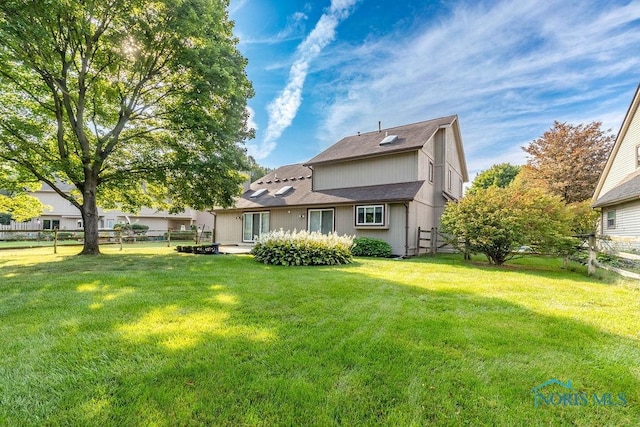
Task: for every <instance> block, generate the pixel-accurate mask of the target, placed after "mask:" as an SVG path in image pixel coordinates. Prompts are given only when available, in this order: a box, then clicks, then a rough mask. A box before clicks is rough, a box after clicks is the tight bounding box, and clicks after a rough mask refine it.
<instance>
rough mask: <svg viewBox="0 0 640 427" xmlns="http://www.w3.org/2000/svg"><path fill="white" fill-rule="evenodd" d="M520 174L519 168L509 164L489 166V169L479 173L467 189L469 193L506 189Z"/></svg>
mask: <svg viewBox="0 0 640 427" xmlns="http://www.w3.org/2000/svg"><path fill="white" fill-rule="evenodd" d="M519 172H520V166H516V165H512V164H510V163H500V164H497V165H493V166H491V167H490V168H489V169H487V170H484V171H482V172H480V173H479V174H478V175H477V176H476V177H475V179H474V180H473V182H472V183H471V187H470V188H469V191H470V192H472V193H473V192H475V191H477V190H480V189H483V188H489V187H502V188H504V187H507V186H508V185H509V184H511V183H512V182H513V180H514V179H515V178H516V176H517V175H518V173H519Z"/></svg>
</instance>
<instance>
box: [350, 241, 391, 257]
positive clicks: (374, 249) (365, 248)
mask: <svg viewBox="0 0 640 427" xmlns="http://www.w3.org/2000/svg"><path fill="white" fill-rule="evenodd" d="M351 253H352V254H353V255H354V256H373V257H388V256H390V255H391V245H389V244H388V243H387V242H385V241H384V240H382V239H375V238H373V237H356V238H355V239H353V248H351Z"/></svg>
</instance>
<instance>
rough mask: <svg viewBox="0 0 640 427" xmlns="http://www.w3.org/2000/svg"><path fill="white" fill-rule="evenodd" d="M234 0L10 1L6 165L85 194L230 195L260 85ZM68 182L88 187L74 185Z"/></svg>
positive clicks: (3, 16)
mask: <svg viewBox="0 0 640 427" xmlns="http://www.w3.org/2000/svg"><path fill="white" fill-rule="evenodd" d="M227 7H228V0H221V1H219V0H87V1H83V2H75V1H71V2H69V1H64V0H43V1H38V2H34V1H27V0H3V1H2V2H0V117H2V118H3V119H2V121H0V164H2V163H3V162H4V163H6V164H10V165H11V167H12V168H15V169H17V170H19V171H20V173H28V174H30V175H31V176H32V177H33V178H34V179H35V180H37V181H41V182H45V183H47V184H49V185H50V186H51V187H52V188H53V189H54V190H55V191H56V192H57V193H58V194H59V195H60V196H62V197H63V198H65V199H67V200H68V201H69V202H70V203H72V204H73V205H74V206H76V207H77V208H78V209H79V210H80V212H81V214H82V217H83V220H84V221H83V223H84V226H85V247H84V250H83V253H87V254H91V253H98V252H99V249H98V245H97V238H98V216H97V206H98V205H100V206H103V207H106V208H109V207H116V206H119V207H121V208H122V209H125V210H131V211H134V212H135V210H137V209H139V208H140V207H142V206H157V207H163V208H169V209H171V210H174V211H177V210H181V209H183V208H184V207H185V206H187V205H188V206H190V207H192V208H195V209H206V208H211V207H213V206H215V205H217V206H228V205H229V204H230V203H232V200H233V198H234V196H236V195H237V194H238V193H239V191H240V184H241V182H242V181H243V179H244V176H243V175H242V174H241V173H239V172H238V171H240V170H244V169H246V155H245V151H244V149H243V148H242V146H241V143H242V142H243V141H244V140H245V139H247V138H249V137H251V136H252V130H250V129H247V117H248V116H247V112H246V101H247V99H248V98H249V97H251V96H252V95H253V89H252V87H251V83H250V82H249V80H248V79H247V77H246V75H245V66H246V60H245V58H243V57H242V55H241V54H240V53H239V52H238V50H237V47H236V45H237V39H236V38H234V36H233V34H232V22H231V21H229V19H228V15H227V10H226V9H227ZM60 183H67V184H72V185H73V186H74V187H75V188H76V189H77V191H75V192H72V193H67V192H64V191H62V190H61V186H60Z"/></svg>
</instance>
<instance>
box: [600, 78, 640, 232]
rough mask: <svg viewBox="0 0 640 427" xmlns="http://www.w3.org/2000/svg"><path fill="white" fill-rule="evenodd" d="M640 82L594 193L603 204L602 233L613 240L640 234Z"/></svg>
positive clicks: (601, 206)
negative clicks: (639, 111)
mask: <svg viewBox="0 0 640 427" xmlns="http://www.w3.org/2000/svg"><path fill="white" fill-rule="evenodd" d="M639 106H640V86H638V88H637V89H636V93H635V95H634V97H633V100H632V102H631V105H630V106H629V109H628V110H627V114H626V116H625V118H624V120H623V122H622V126H621V127H620V132H618V136H617V137H616V141H615V143H614V144H613V148H612V150H611V154H610V155H609V159H608V160H607V163H606V165H605V167H604V169H603V171H602V174H601V175H600V180H599V181H598V185H597V186H596V190H595V192H594V195H593V199H592V201H593V207H594V208H601V217H600V227H599V230H598V232H599V234H601V235H603V236H608V237H609V238H611V239H613V240H621V241H624V240H629V239H631V240H635V241H637V240H638V238H639V237H640V114H638V107H639Z"/></svg>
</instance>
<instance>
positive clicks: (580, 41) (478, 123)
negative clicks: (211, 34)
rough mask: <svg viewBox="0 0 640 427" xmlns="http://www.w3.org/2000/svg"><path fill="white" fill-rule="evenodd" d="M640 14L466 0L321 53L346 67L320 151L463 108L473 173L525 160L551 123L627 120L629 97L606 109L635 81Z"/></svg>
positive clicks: (637, 10) (634, 5) (634, 8)
mask: <svg viewBox="0 0 640 427" xmlns="http://www.w3.org/2000/svg"><path fill="white" fill-rule="evenodd" d="M638 19H640V2H631V3H629V4H628V5H626V6H622V7H617V8H616V7H615V6H614V5H611V6H610V7H608V8H606V9H603V8H601V7H596V5H595V4H592V3H591V2H578V3H575V2H574V3H566V2H562V1H553V2H552V1H549V2H540V1H538V0H521V1H518V2H512V1H503V2H500V3H490V4H484V5H482V4H481V5H473V6H469V5H468V4H466V5H465V4H461V5H460V6H458V7H456V8H455V9H453V10H452V11H451V13H450V14H449V15H448V16H443V17H441V18H440V20H439V21H435V22H436V23H435V24H434V23H433V22H432V23H431V24H429V26H427V27H423V28H422V29H421V30H420V31H418V32H416V33H414V34H411V35H410V37H407V36H406V35H405V34H391V35H389V36H387V37H386V38H384V39H378V40H367V41H366V42H364V43H363V44H361V45H351V46H340V50H333V51H332V52H325V56H326V57H327V62H330V63H331V64H332V65H333V66H334V68H336V69H337V70H339V71H340V73H341V74H340V76H339V78H337V79H336V80H334V81H332V82H327V85H328V86H332V87H335V88H336V89H335V91H334V93H333V96H332V99H331V100H330V101H329V102H328V105H326V108H325V110H326V116H325V118H324V121H323V123H321V124H320V126H319V129H318V131H317V138H318V140H320V141H321V144H322V147H319V148H324V147H326V146H328V145H329V144H331V143H334V142H335V141H337V140H338V139H340V138H341V137H343V136H346V135H351V134H355V133H356V132H358V131H363V132H365V131H370V130H374V129H375V127H376V126H377V121H378V120H382V124H383V127H388V126H394V125H400V124H405V123H411V122H415V121H421V120H426V119H430V118H434V117H438V116H445V115H449V114H458V115H459V116H460V119H461V126H462V136H463V139H464V142H465V147H466V150H467V153H466V154H467V159H470V158H474V159H478V160H477V161H476V160H474V161H473V163H474V164H473V165H471V164H470V165H469V166H470V167H469V168H470V170H472V169H479V170H482V169H486V168H487V167H489V166H491V164H487V163H488V162H489V161H491V160H492V159H494V160H496V162H499V161H509V162H511V163H523V162H524V161H525V155H524V153H522V150H520V146H522V145H525V144H527V143H528V142H529V141H530V140H532V139H534V138H536V137H537V136H539V135H541V133H542V132H544V131H545V130H546V129H548V128H549V127H550V126H551V125H552V124H553V120H559V121H574V122H584V121H593V120H602V121H603V122H605V123H604V125H605V128H608V127H612V125H611V124H610V123H609V124H608V123H607V122H610V121H613V122H615V121H616V120H615V117H613V116H616V114H617V113H616V114H612V113H611V109H612V108H613V110H614V111H619V112H620V116H619V117H618V119H617V121H618V122H619V121H621V120H622V118H623V115H624V112H625V111H626V107H627V106H628V102H629V101H630V99H631V96H632V94H631V93H630V94H629V95H628V97H627V98H628V99H625V100H622V101H621V103H620V104H611V105H609V108H608V109H604V108H601V107H602V106H601V103H602V101H601V100H603V99H607V97H608V96H609V94H611V93H615V90H614V89H615V87H616V86H619V85H624V86H628V85H629V82H631V81H634V79H635V80H636V81H635V83H634V85H635V84H637V71H636V70H637V69H638V67H640V51H639V48H638V46H640V28H639V27H638V26H637V25H634V22H635V21H636V20H638ZM595 100H598V103H594V101H595ZM612 102H613V100H612ZM615 102H618V100H615ZM586 105H590V108H591V111H592V113H593V115H589V114H588V113H585V106H586ZM614 105H615V106H614ZM618 126H619V125H618ZM615 131H617V129H616V128H615V126H614V132H615ZM502 159H504V160H502ZM492 164H493V163H492Z"/></svg>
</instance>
